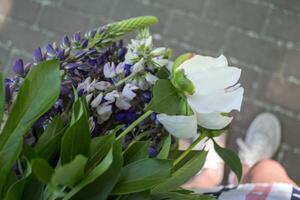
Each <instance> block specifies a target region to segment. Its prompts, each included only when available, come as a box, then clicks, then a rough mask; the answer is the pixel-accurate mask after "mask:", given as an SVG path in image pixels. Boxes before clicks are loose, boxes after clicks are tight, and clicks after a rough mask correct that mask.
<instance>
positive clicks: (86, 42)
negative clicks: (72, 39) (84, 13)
mask: <svg viewBox="0 0 300 200" xmlns="http://www.w3.org/2000/svg"><path fill="white" fill-rule="evenodd" d="M88 44H89V40H88V39H82V40H81V42H80V45H81V47H82V48H84V49H85V48H87V46H88Z"/></svg>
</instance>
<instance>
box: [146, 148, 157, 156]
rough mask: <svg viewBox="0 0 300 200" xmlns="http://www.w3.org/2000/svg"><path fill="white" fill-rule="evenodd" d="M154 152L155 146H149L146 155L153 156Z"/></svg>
mask: <svg viewBox="0 0 300 200" xmlns="http://www.w3.org/2000/svg"><path fill="white" fill-rule="evenodd" d="M156 154H157V150H156V148H155V147H153V146H151V147H149V148H148V155H149V156H150V157H151V158H153V157H155V156H156Z"/></svg>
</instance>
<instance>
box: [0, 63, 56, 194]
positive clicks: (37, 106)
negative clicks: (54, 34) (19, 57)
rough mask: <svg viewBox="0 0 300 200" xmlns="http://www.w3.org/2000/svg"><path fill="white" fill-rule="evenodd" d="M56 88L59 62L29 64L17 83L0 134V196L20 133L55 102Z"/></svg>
mask: <svg viewBox="0 0 300 200" xmlns="http://www.w3.org/2000/svg"><path fill="white" fill-rule="evenodd" d="M59 92H60V73H59V62H58V61H57V60H52V61H45V62H42V63H40V64H38V65H36V66H33V67H32V68H31V70H30V72H29V73H28V75H27V76H26V79H25V80H24V82H23V84H22V86H21V87H20V90H19V93H18V96H17V99H16V101H15V102H14V104H13V105H12V109H11V112H10V113H9V116H8V119H7V122H6V124H5V126H4V128H3V130H2V133H1V134H0V158H1V159H0V196H1V195H3V187H4V185H5V182H6V178H7V175H8V174H9V171H10V169H11V167H12V166H13V164H14V162H15V161H16V159H17V158H18V156H19V154H20V151H21V149H22V141H23V135H24V134H26V133H27V131H28V130H29V129H30V128H31V126H32V124H33V123H34V122H35V121H36V120H37V119H38V118H39V117H40V116H42V115H43V114H44V113H45V112H46V111H47V110H49V108H51V106H52V105H53V104H54V103H55V101H56V99H57V98H58V96H59Z"/></svg>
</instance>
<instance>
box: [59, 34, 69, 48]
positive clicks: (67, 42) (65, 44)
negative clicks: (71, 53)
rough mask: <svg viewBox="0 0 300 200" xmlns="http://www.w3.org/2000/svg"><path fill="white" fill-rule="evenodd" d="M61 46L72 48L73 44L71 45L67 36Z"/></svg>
mask: <svg viewBox="0 0 300 200" xmlns="http://www.w3.org/2000/svg"><path fill="white" fill-rule="evenodd" d="M61 44H62V46H63V47H64V48H68V47H70V46H71V43H70V39H69V37H68V36H66V35H65V36H64V37H63V39H62V41H61Z"/></svg>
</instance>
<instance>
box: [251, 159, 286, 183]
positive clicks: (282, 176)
mask: <svg viewBox="0 0 300 200" xmlns="http://www.w3.org/2000/svg"><path fill="white" fill-rule="evenodd" d="M246 182H251V183H272V182H290V179H289V178H288V176H287V173H286V171H285V169H284V168H283V167H282V166H281V164H279V163H278V162H277V161H274V160H263V161H260V162H259V163H257V164H256V165H254V166H253V167H252V168H251V169H250V171H249V172H248V174H247V176H246Z"/></svg>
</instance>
